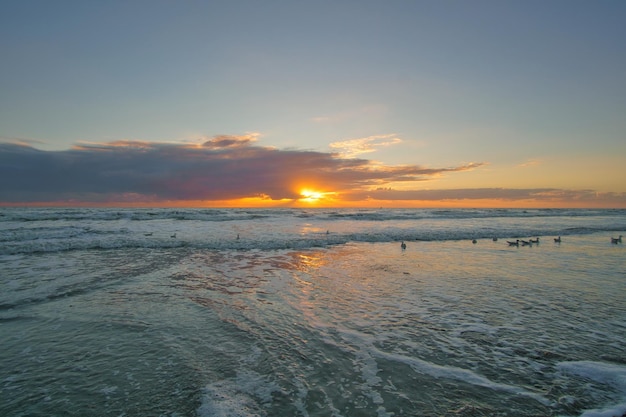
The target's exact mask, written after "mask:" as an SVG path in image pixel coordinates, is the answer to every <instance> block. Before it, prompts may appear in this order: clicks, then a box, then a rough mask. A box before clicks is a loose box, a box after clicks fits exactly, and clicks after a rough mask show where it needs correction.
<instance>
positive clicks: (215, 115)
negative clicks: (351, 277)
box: [0, 0, 626, 208]
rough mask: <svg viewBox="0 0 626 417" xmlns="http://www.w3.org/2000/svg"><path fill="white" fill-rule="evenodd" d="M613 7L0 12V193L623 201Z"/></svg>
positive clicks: (622, 10)
mask: <svg viewBox="0 0 626 417" xmlns="http://www.w3.org/2000/svg"><path fill="white" fill-rule="evenodd" d="M625 22H626V1H621V0H614V1H608V0H607V1H603V0H599V1H588V0H584V1H579V0H563V1H562V0H548V1H545V0H541V1H534V0H524V1H506V0H493V1H448V0H442V1H439V0H438V1H435V0H432V1H409V0H402V1H400V0H390V1H367V0H366V1H340V0H334V1H307V2H304V1H293V0H291V1H274V0H269V1H237V0H232V1H226V0H225V1H159V0H145V1H132V0H131V1H89V0H86V1H85V0H80V1H78V0H77V1H69V0H61V1H47V0H46V1H43V0H41V1H36V0H32V1H31V0H24V1H22V0H8V1H2V2H0V61H1V64H0V205H26V204H39V205H48V204H61V205H83V204H87V205H120V206H124V205H131V206H143V205H145V206H303V207H316V206H336V207H342V206H352V207H379V206H383V207H433V206H439V207H440V206H448V207H624V208H626V23H625Z"/></svg>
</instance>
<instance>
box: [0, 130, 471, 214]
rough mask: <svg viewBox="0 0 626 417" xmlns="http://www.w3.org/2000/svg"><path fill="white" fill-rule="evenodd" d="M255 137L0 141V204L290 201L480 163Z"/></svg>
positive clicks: (389, 139) (381, 139) (379, 141)
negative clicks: (365, 154) (289, 145)
mask: <svg viewBox="0 0 626 417" xmlns="http://www.w3.org/2000/svg"><path fill="white" fill-rule="evenodd" d="M256 137H257V135H256V134H249V135H242V136H234V135H222V136H215V137H213V138H208V139H207V140H204V142H203V143H196V144H189V143H187V144H171V143H155V142H145V141H116V142H109V143H91V144H90V143H82V144H79V145H77V146H75V147H73V148H72V149H69V150H64V151H42V150H38V149H36V148H34V147H32V146H30V145H27V144H24V143H21V144H16V143H4V144H3V143H0V202H1V203H16V202H18V203H19V202H21V203H28V202H63V201H80V202H116V201H117V202H129V201H130V202H135V201H142V200H143V201H146V202H159V201H171V200H189V201H196V200H231V199H239V198H249V197H262V198H267V199H273V200H280V199H297V198H299V197H300V195H299V191H300V190H299V187H301V186H302V185H304V184H306V185H308V186H313V187H317V188H319V189H323V190H328V191H334V192H338V193H342V192H346V193H347V192H353V191H355V190H357V191H358V190H366V189H369V188H373V187H383V186H386V185H388V184H390V183H398V182H408V183H411V182H418V181H426V180H428V179H429V178H432V177H433V176H436V175H439V174H442V173H446V172H450V173H451V172H460V171H466V170H471V169H475V168H479V167H480V166H482V165H483V164H482V163H471V164H466V165H460V166H457V167H448V168H425V167H421V166H418V165H407V166H384V165H378V164H374V163H372V162H370V161H368V160H365V159H357V158H342V157H339V156H338V155H337V154H335V153H323V152H313V151H301V150H278V149H275V148H269V147H262V146H257V145H254V142H255V141H256ZM366 139H370V140H371V141H374V142H375V143H376V144H375V145H372V144H371V143H370V144H369V145H367V143H366V144H365V145H363V146H365V147H367V146H385V145H384V144H385V143H393V142H394V141H395V140H396V138H395V137H394V136H393V135H385V136H378V137H371V138H366ZM364 142H368V141H367V140H366V141H364Z"/></svg>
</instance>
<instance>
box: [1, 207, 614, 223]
mask: <svg viewBox="0 0 626 417" xmlns="http://www.w3.org/2000/svg"><path fill="white" fill-rule="evenodd" d="M623 215H626V210H624V209H296V208H275V209H111V208H107V209H103V208H0V220H2V221H9V222H38V221H83V220H94V221H117V220H132V221H145V220H163V219H168V220H181V221H185V220H187V221H211V222H224V221H246V220H250V221H254V220H259V219H269V218H285V217H291V218H300V219H303V218H316V219H326V220H355V221H359V220H363V221H389V220H422V219H472V218H475V219H485V218H532V217H539V218H541V217H564V216H566V217H593V216H623Z"/></svg>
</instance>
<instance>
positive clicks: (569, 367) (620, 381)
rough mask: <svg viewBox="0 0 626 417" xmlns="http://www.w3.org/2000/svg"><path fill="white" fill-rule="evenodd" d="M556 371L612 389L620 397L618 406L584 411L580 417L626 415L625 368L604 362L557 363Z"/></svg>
mask: <svg viewBox="0 0 626 417" xmlns="http://www.w3.org/2000/svg"><path fill="white" fill-rule="evenodd" d="M557 367H558V369H560V370H561V371H563V372H565V373H570V374H575V375H578V376H580V377H582V378H586V379H590V380H592V381H595V382H599V383H601V384H606V385H608V386H610V387H612V388H613V389H614V390H615V391H617V392H618V394H619V395H620V396H621V402H620V403H619V404H615V405H611V406H608V407H606V408H603V409H599V408H595V409H591V410H585V412H584V413H583V414H581V417H615V416H621V415H624V414H626V366H620V365H616V364H610V363H605V362H593V361H578V362H559V363H558V364H557Z"/></svg>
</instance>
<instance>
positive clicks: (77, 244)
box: [0, 228, 623, 256]
mask: <svg viewBox="0 0 626 417" xmlns="http://www.w3.org/2000/svg"><path fill="white" fill-rule="evenodd" d="M622 230H623V229H622ZM604 231H605V230H604V229H601V230H599V229H595V228H576V229H575V230H569V231H568V230H539V229H508V230H500V231H499V233H498V234H496V233H495V232H494V231H493V230H482V231H477V230H423V231H421V232H418V233H416V232H414V231H410V230H402V229H393V230H380V231H376V232H372V231H364V232H356V233H334V232H333V233H329V234H326V233H310V234H307V235H297V234H281V235H272V236H259V235H254V236H248V237H244V238H241V239H236V238H234V237H233V238H224V237H220V236H207V237H205V238H199V237H198V236H197V235H194V236H186V235H185V233H184V232H182V233H181V232H178V233H177V236H176V238H172V237H170V235H169V233H160V234H156V235H151V236H149V237H146V236H144V235H143V234H139V233H131V232H128V231H122V232H117V233H114V232H88V231H87V232H85V231H83V232H82V233H76V234H73V235H72V236H69V235H67V236H64V237H63V236H60V234H59V233H57V236H56V237H53V236H52V234H49V235H48V236H46V237H37V238H25V239H22V240H11V241H6V240H5V241H0V255H6V256H11V255H20V254H34V253H50V252H71V251H81V250H119V249H141V248H143V249H173V248H190V249H205V250H243V251H248V250H294V249H297V250H306V249H316V248H328V247H332V246H336V245H344V244H348V243H350V242H355V243H392V242H398V244H399V242H401V241H405V242H407V243H410V242H412V241H413V242H444V241H463V240H467V241H468V242H469V241H472V240H474V239H476V240H478V241H481V240H482V241H484V242H489V243H490V244H502V245H505V244H506V242H505V240H509V239H528V238H540V239H541V240H540V242H541V243H540V244H551V243H553V242H552V237H555V236H570V235H589V234H593V233H599V232H604ZM493 237H498V238H499V240H498V241H497V242H492V238H493ZM607 239H608V238H607ZM607 241H608V240H607Z"/></svg>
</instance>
